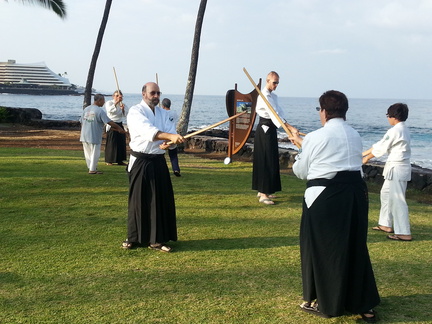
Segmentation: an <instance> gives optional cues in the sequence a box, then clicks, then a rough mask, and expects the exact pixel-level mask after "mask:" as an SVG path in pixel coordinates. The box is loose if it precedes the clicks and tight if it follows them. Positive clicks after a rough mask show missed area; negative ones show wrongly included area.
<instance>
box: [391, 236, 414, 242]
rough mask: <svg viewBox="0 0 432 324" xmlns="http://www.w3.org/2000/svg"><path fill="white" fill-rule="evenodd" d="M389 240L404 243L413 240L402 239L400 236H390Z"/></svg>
mask: <svg viewBox="0 0 432 324" xmlns="http://www.w3.org/2000/svg"><path fill="white" fill-rule="evenodd" d="M387 238H388V239H390V240H394V241H404V242H410V241H412V238H410V239H404V238H402V237H400V236H399V235H388V236H387Z"/></svg>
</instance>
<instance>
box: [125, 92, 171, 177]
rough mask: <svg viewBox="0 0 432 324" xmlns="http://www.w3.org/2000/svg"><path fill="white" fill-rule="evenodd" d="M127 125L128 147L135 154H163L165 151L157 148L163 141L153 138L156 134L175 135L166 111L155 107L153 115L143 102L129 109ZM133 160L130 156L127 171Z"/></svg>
mask: <svg viewBox="0 0 432 324" xmlns="http://www.w3.org/2000/svg"><path fill="white" fill-rule="evenodd" d="M127 124H128V127H129V134H130V143H129V147H130V148H131V150H132V151H135V152H140V153H146V154H165V150H162V149H160V148H159V145H160V144H162V142H163V141H162V140H157V141H155V140H154V137H155V136H156V134H157V133H158V132H164V133H171V134H176V130H175V124H174V123H172V122H171V121H170V119H169V114H168V111H166V110H164V109H162V108H160V107H159V106H156V107H155V109H154V113H153V111H152V110H151V108H150V107H149V106H148V105H147V104H146V103H145V101H144V100H142V101H141V102H140V103H139V104H138V105H135V106H132V107H131V108H130V109H129V113H128V115H127ZM135 159H136V158H135V157H134V156H132V155H131V156H130V160H129V170H130V168H131V167H132V165H133V163H134V162H135Z"/></svg>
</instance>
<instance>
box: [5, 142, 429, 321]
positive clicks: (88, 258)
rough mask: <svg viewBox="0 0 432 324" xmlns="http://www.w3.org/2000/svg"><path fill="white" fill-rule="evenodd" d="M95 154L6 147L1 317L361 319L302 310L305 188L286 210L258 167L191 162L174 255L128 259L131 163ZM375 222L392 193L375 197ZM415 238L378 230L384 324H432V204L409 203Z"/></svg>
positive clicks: (290, 196) (140, 254)
mask: <svg viewBox="0 0 432 324" xmlns="http://www.w3.org/2000/svg"><path fill="white" fill-rule="evenodd" d="M82 155H83V154H82V152H75V151H56V150H41V149H18V148H15V149H13V148H1V149H0V177H1V181H0V204H1V216H0V243H1V253H0V322H1V323H356V322H358V319H359V316H356V315H349V316H343V317H339V318H333V319H327V320H326V319H320V318H317V317H314V316H311V315H308V314H305V313H303V312H301V311H300V310H299V308H298V304H299V303H300V302H301V295H302V290H301V276H300V259H299V246H298V232H299V223H300V215H301V200H302V194H303V191H304V182H303V181H300V180H298V179H297V178H295V177H293V176H291V175H288V174H283V175H282V182H283V183H282V185H283V191H282V192H281V193H279V198H277V199H276V202H277V205H274V206H265V205H264V204H259V203H258V200H257V198H256V197H255V195H256V193H255V192H254V191H252V190H250V186H251V164H250V163H241V162H234V163H232V164H230V165H228V166H226V165H224V164H223V163H222V162H221V161H218V160H206V159H201V158H198V157H195V156H193V155H188V154H182V155H180V165H181V168H182V175H183V176H182V177H181V178H176V177H173V178H172V181H173V185H174V191H175V196H176V207H177V222H178V224H177V225H178V234H179V241H178V242H173V243H172V244H171V246H172V247H173V248H174V253H170V254H164V253H161V252H156V251H151V250H148V249H137V250H132V251H124V250H122V249H121V248H120V246H121V243H122V241H123V240H124V239H125V238H126V218H127V194H128V181H127V175H126V173H125V171H124V167H118V166H109V167H108V166H105V165H104V164H103V163H102V161H101V162H100V169H101V170H102V171H104V172H105V173H104V174H103V175H88V174H87V172H86V167H85V162H84V158H83V156H82ZM370 202H371V204H370V225H371V226H372V225H375V224H376V221H377V215H378V211H379V195H378V194H377V193H371V194H370ZM409 208H410V215H411V223H412V230H413V236H414V241H413V242H394V241H390V240H388V239H386V238H385V235H384V234H382V233H378V232H373V231H370V232H369V251H370V254H371V259H372V263H373V266H374V270H375V275H376V279H377V284H378V288H379V291H380V294H381V297H382V303H381V305H380V306H378V307H377V311H378V312H379V314H380V318H381V320H382V321H381V322H382V323H430V321H431V319H432V311H431V307H430V305H431V291H432V284H431V266H430V264H431V261H432V260H431V259H432V258H431V244H430V243H431V242H430V241H431V236H430V232H431V225H432V220H431V218H430V215H431V212H432V206H431V205H426V204H421V203H418V202H416V201H415V200H410V201H409Z"/></svg>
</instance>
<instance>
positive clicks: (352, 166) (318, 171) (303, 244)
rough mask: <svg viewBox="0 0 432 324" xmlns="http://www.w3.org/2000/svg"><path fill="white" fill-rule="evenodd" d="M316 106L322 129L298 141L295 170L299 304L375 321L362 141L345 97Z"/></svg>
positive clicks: (336, 95)
mask: <svg viewBox="0 0 432 324" xmlns="http://www.w3.org/2000/svg"><path fill="white" fill-rule="evenodd" d="M319 103H320V107H317V111H318V113H319V118H320V120H321V124H322V125H323V127H322V128H320V129H318V130H316V131H313V132H310V133H309V134H307V135H306V136H305V138H304V139H302V138H301V137H300V136H298V135H296V134H293V135H292V136H291V137H290V140H291V141H292V142H295V143H297V144H299V145H301V150H300V151H299V153H298V155H297V156H296V162H295V163H294V164H293V172H294V174H295V175H296V176H297V177H298V178H300V179H304V180H307V189H306V191H305V193H304V199H303V212H302V218H301V225H300V257H301V271H302V281H303V299H304V303H302V304H301V305H300V308H301V309H302V310H303V311H305V312H307V313H311V314H314V315H318V316H321V317H334V316H341V315H344V314H345V312H350V313H353V314H360V315H361V317H362V319H363V320H364V321H366V322H368V323H375V322H376V321H377V316H376V313H375V311H373V308H374V307H375V306H377V305H378V304H379V302H380V297H379V295H378V290H377V287H376V283H375V276H374V273H373V270H372V265H371V262H370V258H369V252H368V248H367V245H366V240H367V227H368V208H369V201H368V190H367V187H366V184H365V182H364V180H363V178H362V171H361V169H362V148H363V146H362V140H361V137H360V135H359V134H358V133H357V131H355V130H354V129H353V128H352V127H351V126H349V125H348V124H347V123H346V112H347V110H348V99H347V97H346V96H345V95H344V94H343V93H341V92H339V91H335V90H330V91H327V92H325V93H324V94H323V95H322V96H321V97H320V98H319Z"/></svg>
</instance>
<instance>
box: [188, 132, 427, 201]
mask: <svg viewBox="0 0 432 324" xmlns="http://www.w3.org/2000/svg"><path fill="white" fill-rule="evenodd" d="M185 148H186V149H191V150H195V151H199V150H202V151H205V152H207V153H219V154H220V156H227V152H228V140H227V139H226V138H224V137H213V136H209V135H203V136H201V135H196V136H193V137H191V138H189V139H188V140H187V142H186V143H185ZM296 155H297V151H296V150H291V149H282V148H280V149H279V163H280V167H281V169H288V170H290V169H291V168H292V165H293V163H294V161H295V156H296ZM232 159H233V161H235V160H241V161H249V162H252V160H253V144H252V143H246V144H245V146H244V147H243V148H242V149H241V150H240V151H239V152H238V153H237V154H235V155H234V156H233V157H232ZM383 169H384V163H368V164H366V165H364V166H363V172H364V175H365V180H366V181H368V182H374V183H378V184H382V183H383V182H384V179H383V176H382V173H383ZM408 188H414V189H418V190H421V191H424V192H425V193H432V170H429V169H424V168H421V167H419V166H416V165H413V166H412V173H411V181H409V182H408Z"/></svg>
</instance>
